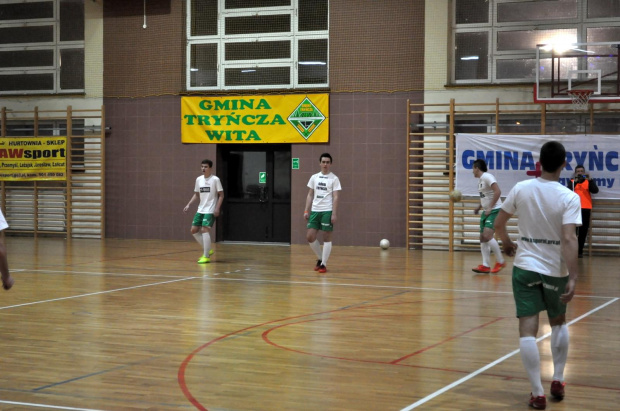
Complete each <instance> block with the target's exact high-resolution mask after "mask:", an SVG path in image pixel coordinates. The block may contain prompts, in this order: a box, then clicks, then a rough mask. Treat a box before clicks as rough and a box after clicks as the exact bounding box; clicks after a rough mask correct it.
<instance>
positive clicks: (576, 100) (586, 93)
mask: <svg viewBox="0 0 620 411" xmlns="http://www.w3.org/2000/svg"><path fill="white" fill-rule="evenodd" d="M593 93H594V90H568V95H569V96H570V98H571V100H572V102H573V108H574V109H575V110H587V109H588V104H589V102H590V96H591V95H592V94H593Z"/></svg>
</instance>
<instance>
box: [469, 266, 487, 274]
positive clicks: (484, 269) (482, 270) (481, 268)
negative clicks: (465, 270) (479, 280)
mask: <svg viewBox="0 0 620 411" xmlns="http://www.w3.org/2000/svg"><path fill="white" fill-rule="evenodd" d="M471 270H472V271H473V272H474V273H485V274H488V273H490V272H491V267H487V266H486V265H482V264H480V265H479V266H478V267H474V268H472V269H471Z"/></svg>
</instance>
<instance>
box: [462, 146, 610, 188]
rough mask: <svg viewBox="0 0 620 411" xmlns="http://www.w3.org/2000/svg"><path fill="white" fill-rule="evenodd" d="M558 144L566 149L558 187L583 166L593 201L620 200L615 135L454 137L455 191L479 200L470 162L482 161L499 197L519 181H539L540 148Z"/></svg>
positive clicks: (476, 181) (564, 183)
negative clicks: (590, 182) (591, 182)
mask: <svg viewBox="0 0 620 411" xmlns="http://www.w3.org/2000/svg"><path fill="white" fill-rule="evenodd" d="M551 140H555V141H559V142H560V143H562V144H563V145H564V147H565V148H566V161H567V164H566V167H565V168H564V170H562V174H561V175H560V181H559V182H560V183H561V184H562V185H567V184H568V183H569V182H570V179H571V178H572V177H573V176H574V174H575V167H576V166H577V165H578V164H582V165H583V166H584V167H585V169H586V174H589V175H590V177H591V178H593V179H594V180H595V181H596V184H597V185H598V187H599V189H600V191H599V192H598V194H594V195H593V197H594V198H598V199H602V198H606V199H618V198H620V181H618V180H619V179H620V172H619V170H618V166H619V165H620V161H619V159H618V150H619V149H620V146H619V145H618V136H614V135H592V134H588V135H583V134H576V135H493V134H456V189H457V190H460V191H461V192H462V193H463V195H469V196H478V195H479V193H478V179H477V178H475V177H474V176H473V174H472V166H473V162H474V161H475V160H476V159H478V158H481V159H483V160H484V161H486V163H487V167H488V172H489V173H491V174H493V175H494V176H495V178H496V179H497V183H498V184H499V187H500V189H501V190H502V197H505V196H507V195H508V192H509V191H510V190H511V189H512V187H513V186H514V185H515V184H516V183H518V182H519V181H522V180H526V179H530V178H536V177H539V176H540V174H541V171H542V168H541V166H540V163H539V161H538V159H539V154H540V148H541V147H542V145H543V144H544V143H545V142H547V141H551Z"/></svg>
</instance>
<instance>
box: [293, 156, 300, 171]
mask: <svg viewBox="0 0 620 411" xmlns="http://www.w3.org/2000/svg"><path fill="white" fill-rule="evenodd" d="M293 170H299V159H298V158H294V159H293Z"/></svg>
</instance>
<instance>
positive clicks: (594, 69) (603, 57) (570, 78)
mask: <svg viewBox="0 0 620 411" xmlns="http://www.w3.org/2000/svg"><path fill="white" fill-rule="evenodd" d="M619 47H620V40H619V41H618V42H604V43H602V42H601V43H572V44H570V45H565V46H563V47H559V46H558V45H557V44H556V45H552V44H539V45H537V46H536V70H537V71H536V83H535V84H534V101H535V102H536V103H565V104H570V103H571V97H570V95H569V94H570V93H569V92H570V91H571V90H592V92H593V93H592V95H591V96H590V102H600V103H613V102H620V82H619V81H618V68H619V67H620V66H619V64H620V61H619V60H618V51H619Z"/></svg>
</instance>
